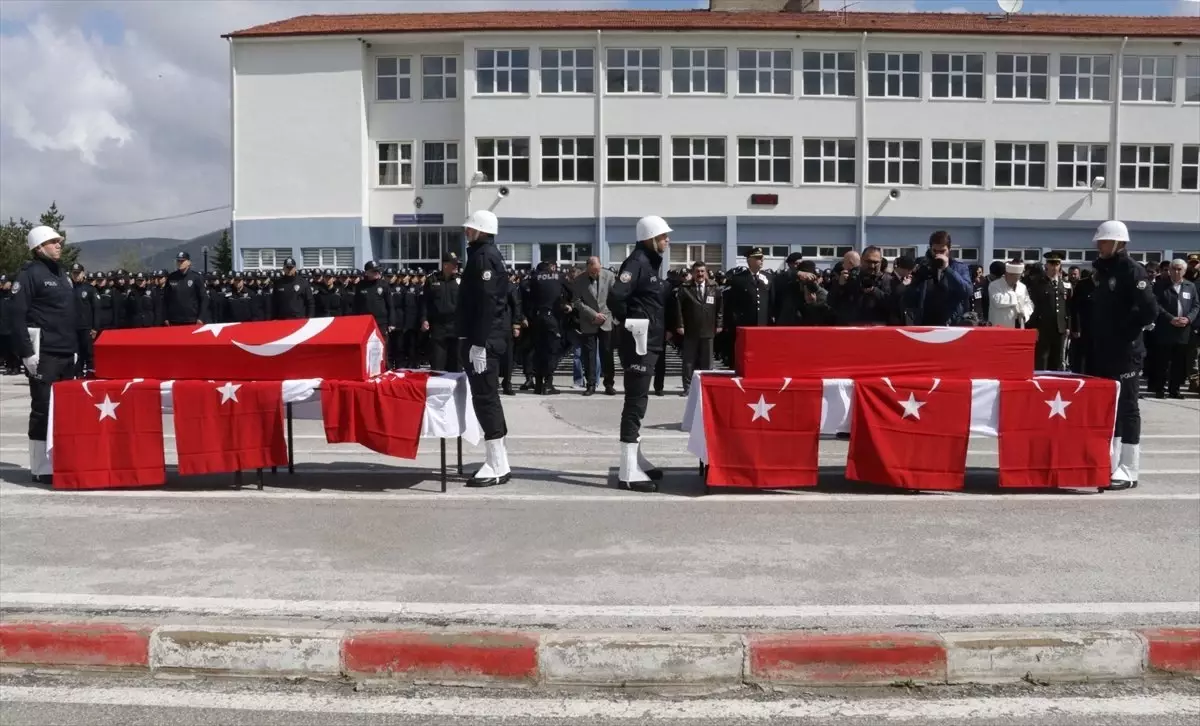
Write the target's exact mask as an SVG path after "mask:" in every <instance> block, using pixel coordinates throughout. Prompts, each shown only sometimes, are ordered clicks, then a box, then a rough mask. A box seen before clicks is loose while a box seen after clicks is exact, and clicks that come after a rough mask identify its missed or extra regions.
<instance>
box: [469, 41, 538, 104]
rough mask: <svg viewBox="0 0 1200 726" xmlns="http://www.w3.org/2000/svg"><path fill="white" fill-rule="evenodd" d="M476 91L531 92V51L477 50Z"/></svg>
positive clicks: (515, 49)
mask: <svg viewBox="0 0 1200 726" xmlns="http://www.w3.org/2000/svg"><path fill="white" fill-rule="evenodd" d="M475 91H476V93H486V94H502V93H509V94H522V93H529V51H528V50H526V49H524V48H514V49H511V50H490V49H480V50H477V51H475Z"/></svg>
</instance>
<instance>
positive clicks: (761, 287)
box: [725, 268, 774, 329]
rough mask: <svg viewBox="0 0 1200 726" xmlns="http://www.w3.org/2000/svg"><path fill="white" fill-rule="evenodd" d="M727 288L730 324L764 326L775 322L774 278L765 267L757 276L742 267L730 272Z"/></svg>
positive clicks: (726, 312) (726, 296)
mask: <svg viewBox="0 0 1200 726" xmlns="http://www.w3.org/2000/svg"><path fill="white" fill-rule="evenodd" d="M728 282H729V288H728V289H727V290H726V291H725V321H726V323H728V324H729V326H730V327H732V328H734V329H736V328H742V327H762V326H764V325H770V324H771V311H772V304H771V300H772V297H773V292H774V290H773V286H772V284H771V283H772V278H771V276H770V275H769V274H767V272H766V271H765V270H759V273H758V274H757V275H754V274H751V272H750V270H749V269H748V268H741V269H740V270H737V271H735V272H733V273H732V274H730V275H729V280H728Z"/></svg>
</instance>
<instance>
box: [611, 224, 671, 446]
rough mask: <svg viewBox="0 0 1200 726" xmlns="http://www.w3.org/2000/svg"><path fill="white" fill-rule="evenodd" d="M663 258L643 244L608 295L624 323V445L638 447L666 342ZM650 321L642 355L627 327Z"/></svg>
mask: <svg viewBox="0 0 1200 726" xmlns="http://www.w3.org/2000/svg"><path fill="white" fill-rule="evenodd" d="M661 268H662V255H660V254H658V253H657V252H655V251H653V250H650V249H648V248H647V247H646V246H645V245H643V244H639V245H638V246H637V247H636V248H634V250H633V254H631V255H629V257H627V258H626V259H625V261H624V262H623V263H621V270H620V272H619V273H618V274H617V279H616V282H614V283H613V287H612V290H610V291H609V293H608V304H609V308H610V309H611V310H612V312H613V315H615V316H616V317H617V319H618V320H621V321H622V327H621V331H620V333H619V334H618V342H617V352H618V354H619V355H620V357H621V368H622V369H623V371H624V373H625V403H624V405H623V406H622V407H621V442H622V443H625V444H635V443H637V441H638V437H639V435H640V432H641V429H642V418H643V417H644V416H645V415H646V404H647V403H648V402H649V400H650V397H649V394H650V383H651V379H652V378H653V376H654V369H655V367H656V365H657V363H658V358H659V356H661V355H662V354H663V348H664V345H665V342H666V323H667V320H666V309H665V303H666V298H667V295H668V292H669V287H668V285H667V281H666V280H664V279H662V277H661V275H660V274H659V270H660V269H661ZM642 319H644V320H649V321H650V323H649V328H648V331H647V333H648V335H647V339H646V354H645V355H638V354H637V348H636V345H635V343H634V340H633V335H632V334H631V333H630V332H629V330H628V329H627V328H625V326H624V321H627V320H642Z"/></svg>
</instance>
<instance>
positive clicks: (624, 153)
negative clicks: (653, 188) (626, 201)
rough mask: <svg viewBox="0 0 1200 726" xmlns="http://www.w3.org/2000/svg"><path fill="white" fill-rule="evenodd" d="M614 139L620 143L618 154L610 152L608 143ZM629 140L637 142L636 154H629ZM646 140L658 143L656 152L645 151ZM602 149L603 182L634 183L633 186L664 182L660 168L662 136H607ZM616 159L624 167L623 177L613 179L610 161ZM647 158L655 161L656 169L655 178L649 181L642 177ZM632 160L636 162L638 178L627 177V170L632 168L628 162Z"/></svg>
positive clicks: (628, 175) (644, 174)
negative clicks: (603, 161) (603, 152)
mask: <svg viewBox="0 0 1200 726" xmlns="http://www.w3.org/2000/svg"><path fill="white" fill-rule="evenodd" d="M614 141H619V142H620V143H621V153H620V154H614V153H612V150H611V148H610V146H609V145H610V144H611V143H612V142H614ZM631 141H636V142H638V151H637V153H636V154H630V152H629V144H630V142H631ZM648 141H652V142H654V143H656V144H657V145H658V152H657V153H656V154H648V153H646V151H645V145H646V142H648ZM604 151H605V154H604V160H605V163H604V181H605V183H607V184H613V185H615V184H627V185H634V186H648V185H656V184H657V185H660V186H661V185H662V184H663V183H664V181H663V180H664V179H665V177H664V176H663V173H662V172H663V168H662V159H663V155H662V152H663V148H662V137H660V136H608V137H606V138H605V139H604ZM616 159H619V160H621V162H622V165H623V168H624V173H623V174H622V176H623V177H624V178H623V179H619V180H613V178H612V174H611V170H612V163H613V161H614V160H616ZM648 160H654V162H655V163H656V171H657V176H658V178H657V179H654V180H650V181H647V180H645V179H644V177H645V176H646V173H645V170H646V162H647V161H648ZM634 161H636V162H637V169H638V175H637V176H638V179H634V180H631V179H630V178H629V177H630V176H631V175H630V174H629V170H630V169H631V168H633V167H632V166H631V165H630V164H631V163H632V162H634Z"/></svg>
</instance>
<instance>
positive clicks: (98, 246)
mask: <svg viewBox="0 0 1200 726" xmlns="http://www.w3.org/2000/svg"><path fill="white" fill-rule="evenodd" d="M220 239H221V230H219V229H218V230H215V231H213V232H209V233H207V234H202V235H200V236H199V237H193V238H192V239H174V238H171V237H134V238H124V239H92V240H86V241H84V242H77V243H75V245H74V246H75V247H76V248H77V249H78V250H79V261H80V262H82V263H83V265H84V267H86V268H87V269H88V270H93V271H95V270H115V269H117V268H119V267H124V268H126V269H128V270H129V271H130V272H144V271H149V270H158V269H165V270H173V269H175V255H176V254H178V252H179V251H180V250H187V252H188V253H189V254H190V255H191V256H192V263H193V264H194V265H195V266H196V269H197V270H203V267H204V253H203V248H204V246H205V245H207V246H208V248H209V252H208V254H209V266H210V267H211V266H212V263H213V255H214V254H215V250H216V246H217V242H218V241H219V240H220Z"/></svg>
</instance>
